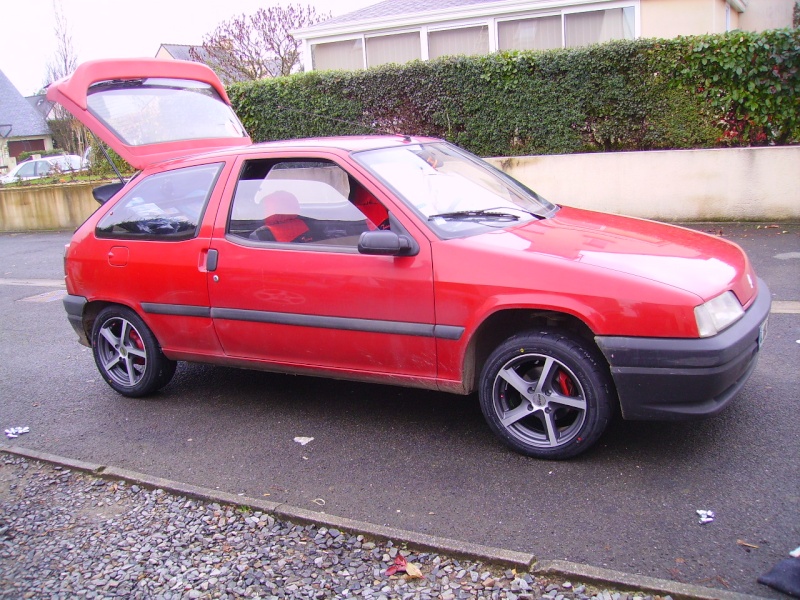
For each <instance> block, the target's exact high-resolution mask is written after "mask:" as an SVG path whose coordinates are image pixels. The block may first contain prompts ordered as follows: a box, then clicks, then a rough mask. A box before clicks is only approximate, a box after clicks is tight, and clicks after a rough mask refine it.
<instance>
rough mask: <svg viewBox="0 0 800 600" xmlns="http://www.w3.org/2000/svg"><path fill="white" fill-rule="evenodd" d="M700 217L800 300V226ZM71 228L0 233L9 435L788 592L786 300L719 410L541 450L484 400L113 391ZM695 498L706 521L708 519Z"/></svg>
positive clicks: (185, 378)
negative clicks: (581, 451) (81, 291)
mask: <svg viewBox="0 0 800 600" xmlns="http://www.w3.org/2000/svg"><path fill="white" fill-rule="evenodd" d="M695 227H697V228H699V229H704V230H710V231H715V232H719V231H720V230H722V233H723V235H724V236H725V237H726V238H728V239H732V240H734V241H736V242H737V243H740V244H741V245H742V246H744V247H745V249H746V250H747V251H748V253H749V254H750V256H751V259H752V261H753V263H754V264H755V266H756V270H757V272H758V273H759V275H760V276H761V277H763V278H764V279H766V281H767V282H768V283H769V285H770V288H771V290H772V292H773V300H776V301H784V302H785V301H798V300H800V224H794V225H780V226H779V227H768V228H765V227H764V226H763V225H762V226H761V227H760V228H759V227H757V226H756V225H751V224H748V225H731V224H723V225H719V224H715V225H695ZM68 239H69V234H67V233H25V234H0V430H2V429H5V428H7V427H12V426H29V427H30V429H31V432H30V433H29V434H26V435H24V436H21V437H20V438H18V439H16V440H13V441H11V442H10V443H13V444H16V445H19V446H23V447H26V448H30V449H35V450H40V451H43V452H49V453H53V454H58V455H62V456H66V457H70V458H75V459H81V460H86V461H92V462H96V463H102V464H109V465H115V466H118V467H123V468H128V469H132V470H135V471H139V472H143V473H147V474H149V475H154V476H158V477H165V478H169V479H173V480H177V481H181V482H185V483H190V484H195V485H201V486H205V487H210V488H218V489H220V490H223V491H227V492H231V493H241V494H245V495H247V496H253V497H266V498H268V499H270V500H273V501H276V502H288V503H290V504H293V505H295V506H299V507H302V508H306V509H309V510H317V511H325V512H327V513H329V514H335V515H339V516H343V517H349V518H353V519H358V520H363V521H369V522H372V523H377V524H381V525H388V526H392V527H398V528H402V529H408V530H414V531H419V532H422V533H427V534H435V535H441V536H445V537H449V538H456V539H461V540H465V541H469V542H474V543H479V544H485V545H489V546H498V547H503V548H507V549H511V550H519V551H526V552H532V553H534V554H536V555H537V556H538V557H539V558H540V559H564V560H569V561H573V562H581V563H586V564H589V565H594V566H600V567H607V568H611V569H616V570H620V571H626V572H629V573H637V574H641V575H646V576H651V577H658V578H662V579H674V580H677V581H682V582H686V583H695V584H700V585H705V586H709V587H717V588H720V589H729V590H732V591H737V592H741V593H745V594H752V595H755V596H763V597H768V598H783V597H785V596H782V595H781V594H778V593H777V592H774V591H772V590H770V589H769V588H766V587H764V586H762V585H759V584H758V583H757V582H756V579H757V577H758V576H759V575H760V574H761V573H763V572H765V571H767V570H769V568H771V567H772V566H773V565H774V564H775V563H777V562H778V561H779V560H781V559H782V558H785V557H786V556H787V555H788V552H789V551H790V550H792V549H794V548H795V547H797V546H799V545H800V435H798V431H800V410H798V409H799V408H800V407H799V406H798V400H800V313H798V312H797V309H796V308H794V309H792V306H793V305H791V304H789V305H788V306H789V309H790V311H791V310H795V312H787V313H781V314H777V313H773V314H772V316H771V318H770V331H769V336H768V339H767V341H766V344H765V346H764V351H763V354H762V357H761V360H760V363H759V365H758V368H757V369H756V371H755V373H754V374H753V376H752V377H751V379H750V381H749V382H748V384H747V385H746V387H745V388H744V390H743V392H742V393H741V394H740V396H739V397H738V399H737V400H736V401H735V402H734V403H733V404H732V405H731V406H730V407H729V408H728V409H727V410H726V411H725V412H723V413H722V414H721V415H719V416H718V417H716V418H714V419H710V420H707V421H701V422H694V423H672V424H663V423H629V422H618V423H615V424H614V425H612V427H611V428H610V429H609V431H608V432H607V433H606V435H605V436H604V437H603V439H602V440H601V442H600V444H599V445H598V446H597V447H596V448H595V449H594V450H593V451H590V452H589V453H588V454H587V455H585V456H583V457H580V458H578V459H577V460H572V461H570V462H544V461H539V460H535V459H530V458H525V457H522V456H518V455H516V454H513V453H512V452H510V451H508V450H507V449H506V448H505V447H504V446H502V445H501V444H500V443H499V442H498V441H496V440H495V438H494V437H493V436H492V434H491V433H490V432H489V430H488V428H487V426H486V425H485V424H484V422H483V419H482V417H481V414H480V410H479V407H478V403H477V399H476V398H475V397H466V398H465V397H460V396H451V395H447V394H442V393H434V392H426V391H420V390H408V389H401V388H392V387H385V386H377V385H365V384H355V383H349V382H338V381H331V380H325V379H314V378H304V377H293V376H282V375H275V374H268V373H260V372H251V371H239V370H233V369H227V368H216V367H210V366H203V365H186V364H181V365H180V366H179V369H178V373H177V375H176V377H175V379H174V380H173V382H172V383H171V384H170V385H169V386H168V387H166V388H165V389H164V390H163V391H162V392H161V393H159V394H158V395H157V396H155V397H152V398H149V399H144V400H133V399H126V398H123V397H121V396H118V395H117V394H115V393H114V392H113V391H112V390H111V389H110V388H109V387H108V386H107V385H106V384H105V383H104V382H103V381H102V380H101V379H100V377H99V376H98V374H97V372H96V370H95V366H94V362H93V360H92V355H91V352H90V351H89V350H88V349H86V348H84V347H82V346H80V345H79V344H78V343H77V340H76V336H75V334H74V332H73V331H72V329H71V327H70V326H69V324H68V323H67V319H66V316H65V313H64V310H63V308H62V305H61V302H60V297H61V295H62V294H63V291H62V290H61V289H60V288H59V287H57V285H58V279H59V278H61V276H62V271H61V269H62V264H61V256H62V251H63V245H64V243H65V242H66V241H67V240H68ZM30 280H36V281H33V282H31V281H30ZM47 280H55V281H52V282H50V281H47ZM25 283H34V284H35V285H25ZM784 306H786V305H784ZM794 306H796V304H795V305H794ZM296 436H306V437H313V438H314V440H313V441H312V442H310V443H309V444H307V445H305V446H301V445H300V444H298V443H296V442H294V441H293V439H294V438H295V437H296ZM698 509H711V510H713V511H715V513H716V519H715V521H714V522H713V523H710V524H707V525H700V524H699V523H698V517H697V515H696V513H695V511H696V510H698ZM743 544H748V545H743ZM751 545H752V546H757V547H750V546H751Z"/></svg>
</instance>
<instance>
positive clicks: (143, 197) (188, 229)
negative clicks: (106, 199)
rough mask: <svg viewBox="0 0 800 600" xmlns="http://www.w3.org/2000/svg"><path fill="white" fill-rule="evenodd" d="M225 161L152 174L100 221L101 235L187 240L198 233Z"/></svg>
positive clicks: (105, 236) (98, 235) (98, 226)
mask: <svg viewBox="0 0 800 600" xmlns="http://www.w3.org/2000/svg"><path fill="white" fill-rule="evenodd" d="M223 165H224V163H215V164H211V165H200V166H196V167H184V168H182V169H175V170H172V171H167V172H164V173H158V174H156V175H151V176H149V177H147V178H145V179H143V180H142V181H141V182H139V183H138V184H137V185H136V187H134V188H133V189H131V190H130V191H128V192H127V193H126V194H125V196H124V197H123V198H122V199H121V200H120V201H119V202H117V203H116V204H115V205H114V207H113V208H112V209H111V211H110V212H108V213H107V214H106V215H105V216H104V217H103V218H102V219H101V220H100V222H99V223H98V224H97V228H96V229H95V234H96V235H97V237H101V238H125V239H159V240H183V239H189V238H192V237H195V236H196V235H197V232H198V230H199V227H200V222H201V221H202V220H203V213H204V212H205V208H206V204H207V203H208V199H209V197H210V196H211V191H212V190H213V189H214V184H215V183H216V181H217V178H218V177H219V174H220V171H221V170H222V167H223Z"/></svg>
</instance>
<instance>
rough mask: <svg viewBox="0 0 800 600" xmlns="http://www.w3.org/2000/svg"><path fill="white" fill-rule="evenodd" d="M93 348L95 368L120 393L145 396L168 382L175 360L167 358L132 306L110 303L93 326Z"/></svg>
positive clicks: (135, 396) (173, 369)
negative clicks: (130, 307) (112, 304)
mask: <svg viewBox="0 0 800 600" xmlns="http://www.w3.org/2000/svg"><path fill="white" fill-rule="evenodd" d="M92 352H93V354H94V362H95V364H96V365H97V370H98V371H100V375H102V377H103V379H105V380H106V383H108V385H110V386H111V387H112V388H114V390H116V391H117V392H119V393H120V394H122V395H123V396H129V397H132V398H138V397H140V396H146V395H148V394H152V393H153V392H155V391H157V390H159V389H161V388H162V387H164V386H165V385H167V384H168V383H169V382H170V380H171V379H172V376H173V375H174V374H175V367H176V366H177V363H176V362H175V361H174V360H169V359H168V358H167V357H166V356H164V353H163V352H161V347H160V346H159V345H158V341H157V340H156V338H155V336H154V335H153V332H151V331H150V329H149V328H148V327H147V325H145V324H144V321H142V319H141V318H140V317H139V315H137V314H136V313H135V312H133V311H132V310H131V309H129V308H126V307H124V306H109V307H107V308H104V309H103V310H102V311H100V314H99V315H97V319H95V322H94V327H92Z"/></svg>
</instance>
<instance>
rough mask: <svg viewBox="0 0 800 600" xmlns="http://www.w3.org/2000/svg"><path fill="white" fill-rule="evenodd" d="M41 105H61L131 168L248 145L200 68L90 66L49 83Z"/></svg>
mask: <svg viewBox="0 0 800 600" xmlns="http://www.w3.org/2000/svg"><path fill="white" fill-rule="evenodd" d="M47 99H48V100H51V101H53V102H58V103H59V104H61V105H62V106H63V107H64V108H66V109H67V110H68V111H69V112H70V113H72V115H73V116H75V118H76V119H78V120H79V121H80V122H81V123H83V124H84V125H86V127H88V128H89V130H90V131H92V133H94V134H95V135H96V136H97V137H99V138H100V139H102V140H103V141H104V142H106V143H107V144H108V145H109V146H110V147H111V148H113V149H114V151H115V152H116V153H117V154H119V155H120V156H121V157H122V158H123V159H125V160H126V161H127V162H128V163H129V164H130V165H132V166H133V167H135V168H137V169H145V168H147V167H149V166H151V165H153V164H156V163H159V162H162V161H165V160H169V159H173V158H178V157H181V156H186V155H189V154H196V153H198V152H205V151H210V150H216V149H219V148H230V147H234V146H243V145H249V144H250V143H251V140H250V138H249V137H248V135H247V133H246V132H245V130H244V127H243V126H242V124H241V122H240V121H239V119H238V118H237V117H236V115H235V114H234V112H233V109H232V108H231V104H230V100H229V98H228V95H227V94H226V92H225V88H224V87H223V86H222V83H220V81H219V79H218V78H217V76H216V75H215V74H214V72H213V71H212V70H211V69H210V68H208V67H207V66H206V65H203V64H200V63H195V62H188V61H179V60H162V59H147V58H141V59H116V60H97V61H90V62H87V63H83V64H82V65H80V66H79V67H78V68H77V69H76V70H75V72H74V73H73V74H72V75H70V76H69V77H66V78H64V79H61V80H59V81H57V82H55V83H53V84H52V85H51V86H50V87H49V88H48V90H47Z"/></svg>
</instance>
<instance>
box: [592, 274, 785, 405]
mask: <svg viewBox="0 0 800 600" xmlns="http://www.w3.org/2000/svg"><path fill="white" fill-rule="evenodd" d="M758 284H759V286H758V289H759V292H758V297H757V298H756V301H755V302H754V303H753V304H752V305H751V306H750V308H749V309H748V310H747V312H746V313H745V314H744V316H743V317H742V318H741V319H739V321H737V322H736V323H734V324H733V325H731V326H730V327H729V328H728V329H726V330H725V331H723V332H721V333H719V334H717V335H715V336H712V337H708V338H696V339H674V338H670V339H660V338H636V337H605V336H598V337H597V338H596V339H597V343H598V345H599V347H600V349H601V351H602V352H603V354H604V355H605V357H606V360H607V361H608V364H609V366H610V368H611V375H612V377H613V378H614V383H615V385H616V388H617V393H618V395H619V402H620V407H621V409H622V415H623V417H624V418H626V419H631V420H677V419H692V418H699V417H705V416H710V415H713V414H716V413H718V412H719V411H721V410H722V409H723V408H724V407H725V406H726V405H727V404H728V402H730V401H731V400H732V399H733V398H734V397H735V396H736V394H737V393H738V392H739V390H741V388H742V386H744V384H745V382H746V381H747V378H748V377H749V376H750V374H751V373H752V372H753V369H755V366H756V362H757V360H758V354H759V350H760V342H761V339H762V325H763V324H764V322H765V321H766V320H767V318H768V317H769V311H770V306H771V299H770V291H769V288H768V287H767V285H766V283H765V282H764V281H762V280H759V282H758Z"/></svg>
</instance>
